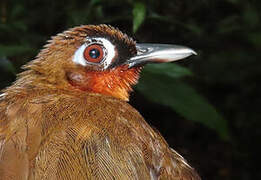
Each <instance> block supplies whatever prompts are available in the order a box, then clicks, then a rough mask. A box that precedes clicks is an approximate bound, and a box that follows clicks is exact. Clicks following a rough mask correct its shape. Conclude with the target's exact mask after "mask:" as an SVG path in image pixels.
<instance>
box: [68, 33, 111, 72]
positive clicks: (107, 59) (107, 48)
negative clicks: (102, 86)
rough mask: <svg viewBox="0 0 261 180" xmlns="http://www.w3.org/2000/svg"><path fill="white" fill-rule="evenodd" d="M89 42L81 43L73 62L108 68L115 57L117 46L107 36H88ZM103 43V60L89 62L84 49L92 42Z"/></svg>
mask: <svg viewBox="0 0 261 180" xmlns="http://www.w3.org/2000/svg"><path fill="white" fill-rule="evenodd" d="M86 40H87V43H84V44H83V45H81V46H80V47H79V48H78V49H77V50H76V51H75V53H74V56H73V62H74V63H76V64H79V65H81V66H88V65H98V66H101V67H102V68H103V69H107V68H108V67H109V66H110V65H111V63H112V60H113V59H114V58H115V54H116V53H115V51H116V50H115V46H114V45H113V44H112V43H111V42H110V41H109V40H107V39H105V38H99V37H97V38H89V37H87V38H86ZM96 43H97V44H101V45H102V46H103V51H104V52H103V54H104V57H103V60H102V61H101V62H99V63H92V62H88V61H87V60H86V59H85V58H84V56H83V53H84V50H85V48H86V47H88V46H89V45H91V44H96Z"/></svg>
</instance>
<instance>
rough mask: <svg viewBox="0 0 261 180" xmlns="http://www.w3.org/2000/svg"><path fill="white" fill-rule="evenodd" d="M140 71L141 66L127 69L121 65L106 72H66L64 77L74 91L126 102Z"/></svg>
mask: <svg viewBox="0 0 261 180" xmlns="http://www.w3.org/2000/svg"><path fill="white" fill-rule="evenodd" d="M141 69H142V66H138V67H133V68H128V66H126V65H123V66H119V67H117V68H114V69H111V70H106V71H82V72H76V71H75V72H72V71H68V72H66V77H67V80H68V82H69V84H70V85H71V86H72V87H73V88H74V89H75V88H76V89H78V90H81V91H85V92H90V93H98V94H102V95H106V96H112V97H115V98H118V99H121V100H124V101H128V100H129V94H130V92H132V91H133V90H132V86H133V85H135V84H137V83H138V79H139V74H140V71H141Z"/></svg>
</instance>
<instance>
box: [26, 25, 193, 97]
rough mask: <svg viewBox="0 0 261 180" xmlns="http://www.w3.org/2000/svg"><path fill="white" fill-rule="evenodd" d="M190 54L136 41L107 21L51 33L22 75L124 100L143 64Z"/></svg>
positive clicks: (170, 59)
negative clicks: (52, 34) (45, 43)
mask: <svg viewBox="0 0 261 180" xmlns="http://www.w3.org/2000/svg"><path fill="white" fill-rule="evenodd" d="M192 54H195V52H194V51H193V50H191V49H189V48H186V47H182V46H176V45H164V44H138V43H136V42H135V41H133V40H132V38H130V37H128V36H127V35H126V34H123V33H122V32H121V31H119V30H118V29H115V28H113V27H111V26H108V25H97V26H95V25H85V26H79V27H76V28H72V29H69V30H67V31H65V32H63V33H60V34H58V35H57V36H54V37H53V38H52V40H50V41H49V44H47V45H46V46H45V48H44V49H43V50H42V51H41V52H40V53H39V54H38V56H37V58H36V59H35V60H34V61H32V62H30V63H29V64H28V65H26V66H25V68H26V69H28V70H27V71H26V72H24V74H23V75H24V76H26V74H28V75H32V73H33V74H34V75H35V76H37V79H38V82H37V83H38V84H44V85H46V86H50V87H56V88H63V89H68V90H76V91H87V92H92V93H99V94H104V95H109V96H113V97H116V98H120V99H122V100H128V98H129V92H130V91H131V90H132V88H131V86H132V85H134V84H136V83H137V80H138V78H139V73H140V71H141V67H142V66H143V65H145V64H146V63H150V62H171V61H175V60H178V59H182V58H185V57H187V56H190V55H192Z"/></svg>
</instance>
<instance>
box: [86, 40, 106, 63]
mask: <svg viewBox="0 0 261 180" xmlns="http://www.w3.org/2000/svg"><path fill="white" fill-rule="evenodd" d="M103 56H104V53H103V48H102V46H101V45H99V44H92V45H90V46H87V47H86V48H85V50H84V52H83V57H84V59H85V60H86V61H88V62H91V63H99V62H101V61H102V60H103Z"/></svg>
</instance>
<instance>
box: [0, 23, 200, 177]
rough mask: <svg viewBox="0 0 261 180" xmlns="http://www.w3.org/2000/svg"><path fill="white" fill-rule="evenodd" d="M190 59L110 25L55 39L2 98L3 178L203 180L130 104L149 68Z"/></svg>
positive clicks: (181, 49)
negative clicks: (142, 40) (141, 77)
mask: <svg viewBox="0 0 261 180" xmlns="http://www.w3.org/2000/svg"><path fill="white" fill-rule="evenodd" d="M193 54H196V53H195V51H193V50H192V49H190V48H188V47H185V46H179V45H171V44H152V43H136V41H134V40H133V39H132V38H131V37H129V36H128V35H126V34H125V33H123V32H121V31H120V30H119V29H118V28H115V27H113V26H110V25H105V24H100V25H81V26H77V27H73V28H71V29H68V30H66V31H64V32H62V33H59V34H57V35H56V36H53V37H52V38H51V40H49V41H47V44H46V45H45V46H44V47H43V49H42V50H41V51H40V52H39V54H38V55H37V56H36V57H35V58H34V59H33V60H32V61H30V62H29V63H27V64H26V65H24V66H23V69H24V71H23V72H21V73H19V74H18V75H17V79H16V81H15V82H14V83H13V84H12V85H10V86H9V87H6V88H5V89H4V90H2V93H1V95H0V179H3V180H28V179H29V180H69V179H70V180H74V179H75V180H82V179H90V180H92V179H101V180H105V179H106V180H107V179H108V180H120V179H122V180H130V179H133V180H134V179H141V180H147V179H151V180H156V179H160V180H166V179H171V180H199V179H200V176H199V175H198V173H197V171H196V170H195V169H194V168H192V167H191V166H190V165H189V164H188V162H187V161H186V160H185V159H184V158H183V157H182V156H181V155H179V154H178V153H177V152H176V151H175V150H173V149H172V148H171V147H169V145H168V144H167V142H166V140H165V139H164V138H163V137H162V135H161V134H160V133H159V132H158V131H157V130H156V129H155V128H152V127H151V126H150V125H149V124H148V123H147V122H146V121H145V120H144V118H143V117H142V116H141V114H140V113H139V112H138V111H137V110H136V109H135V108H133V107H132V106H131V105H130V104H129V103H128V100H129V95H130V93H131V92H132V91H133V89H132V87H133V85H135V84H136V83H137V82H138V79H139V75H140V72H141V70H142V68H143V67H144V66H145V65H146V64H147V63H164V62H172V61H176V60H179V59H183V58H185V57H188V56H191V55H193Z"/></svg>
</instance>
